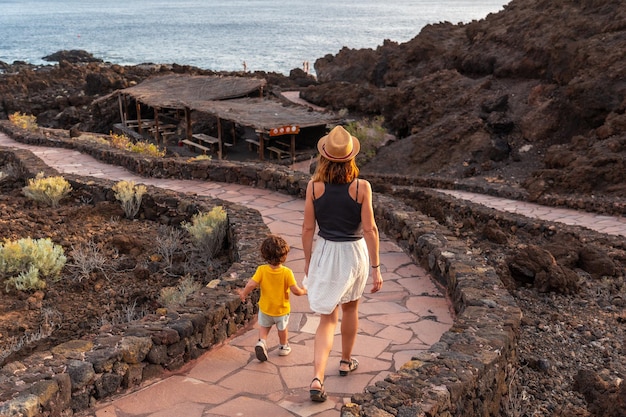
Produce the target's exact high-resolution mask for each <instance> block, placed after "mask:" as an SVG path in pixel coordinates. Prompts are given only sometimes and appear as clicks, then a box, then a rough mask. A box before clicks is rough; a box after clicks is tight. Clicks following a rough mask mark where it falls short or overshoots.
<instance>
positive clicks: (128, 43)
mask: <svg viewBox="0 0 626 417" xmlns="http://www.w3.org/2000/svg"><path fill="white" fill-rule="evenodd" d="M507 3H508V2H507V1H502V0H476V1H475V0H456V1H446V0H443V1H435V0H418V1H416V0H389V1H387V2H384V3H381V2H379V1H378V0H344V2H342V3H336V2H333V1H331V0H319V1H317V2H316V3H315V4H314V6H312V5H311V3H310V2H306V1H304V0H291V1H289V2H287V1H281V0H229V1H226V0H210V1H207V0H183V1H178V2H172V1H169V0H150V1H148V0H130V1H128V0H127V1H122V0H109V1H107V2H106V3H103V2H99V1H95V0H0V10H2V13H0V61H3V62H6V63H9V64H11V63H13V62H15V61H24V62H27V63H29V64H33V65H51V64H54V63H53V62H48V61H45V60H43V57H45V56H47V55H51V54H53V53H55V52H58V51H61V50H84V51H86V52H88V53H90V54H92V55H93V56H94V57H95V58H98V59H102V60H103V61H105V62H110V63H114V64H120V65H139V64H144V63H153V64H174V63H176V64H180V65H191V66H195V67H198V68H201V69H206V70H213V71H241V70H244V68H245V69H246V70H247V71H266V72H279V73H283V74H285V75H288V74H289V71H290V70H291V69H294V68H303V66H304V65H305V62H306V63H308V64H309V67H310V69H311V71H312V72H314V69H313V65H314V62H315V61H316V60H317V59H319V58H322V57H324V56H326V55H328V54H331V55H336V54H337V53H338V52H339V51H340V50H341V49H342V48H344V47H345V48H350V49H362V48H372V49H375V48H377V47H378V46H380V45H382V44H383V43H384V42H385V40H389V41H393V42H398V43H404V42H407V41H409V40H410V39H412V38H414V37H415V36H417V35H418V34H419V32H420V31H421V30H422V29H423V28H424V27H425V26H426V25H428V24H435V23H440V22H450V23H453V24H457V23H468V22H471V21H472V20H479V19H483V18H485V17H486V16H487V15H488V14H489V13H497V12H498V11H501V10H502V8H503V6H504V5H506V4H507Z"/></svg>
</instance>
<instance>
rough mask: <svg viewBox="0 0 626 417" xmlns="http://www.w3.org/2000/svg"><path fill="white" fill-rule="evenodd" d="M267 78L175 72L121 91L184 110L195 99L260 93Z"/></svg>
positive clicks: (152, 103) (153, 103)
mask: <svg viewBox="0 0 626 417" xmlns="http://www.w3.org/2000/svg"><path fill="white" fill-rule="evenodd" d="M265 85H266V81H265V79H262V78H247V77H220V76H205V75H184V74H171V75H163V76H158V77H153V78H149V79H147V80H145V81H143V82H142V83H140V84H137V85H135V86H133V87H128V88H125V89H123V90H121V91H120V92H121V93H122V94H127V95H129V96H131V97H133V98H134V99H135V100H137V101H139V102H141V103H144V104H147V105H148V106H150V107H154V108H168V109H183V108H185V107H189V108H191V106H190V103H192V102H202V101H207V100H226V99H230V98H235V97H244V96H246V95H248V94H251V93H254V92H258V93H259V94H260V93H261V89H262V88H264V87H265Z"/></svg>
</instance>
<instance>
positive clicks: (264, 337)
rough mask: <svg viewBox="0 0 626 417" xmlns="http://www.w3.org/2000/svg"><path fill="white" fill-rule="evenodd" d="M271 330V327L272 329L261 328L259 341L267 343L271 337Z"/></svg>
mask: <svg viewBox="0 0 626 417" xmlns="http://www.w3.org/2000/svg"><path fill="white" fill-rule="evenodd" d="M271 328H272V327H271V326H270V327H263V326H259V339H261V340H263V341H267V335H269V333H270V329H271Z"/></svg>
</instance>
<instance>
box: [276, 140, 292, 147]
mask: <svg viewBox="0 0 626 417" xmlns="http://www.w3.org/2000/svg"><path fill="white" fill-rule="evenodd" d="M276 144H277V145H280V146H282V147H283V148H285V149H291V143H287V142H282V141H280V140H277V141H276Z"/></svg>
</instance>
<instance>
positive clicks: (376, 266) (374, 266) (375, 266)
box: [372, 264, 380, 269]
mask: <svg viewBox="0 0 626 417" xmlns="http://www.w3.org/2000/svg"><path fill="white" fill-rule="evenodd" d="M379 266H380V264H378V265H372V268H374V269H376V268H378V267H379Z"/></svg>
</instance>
